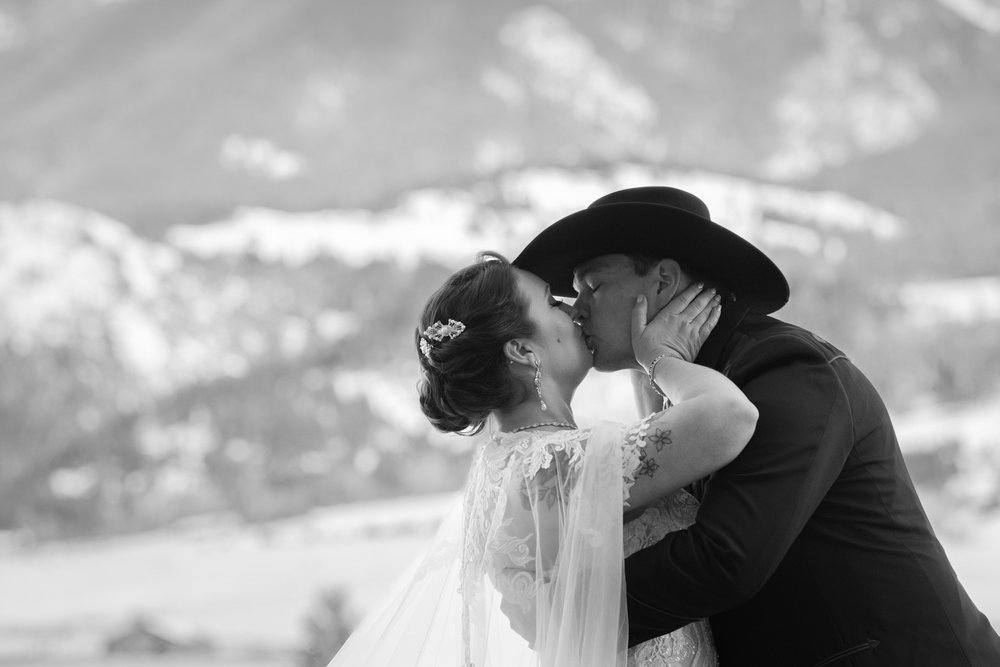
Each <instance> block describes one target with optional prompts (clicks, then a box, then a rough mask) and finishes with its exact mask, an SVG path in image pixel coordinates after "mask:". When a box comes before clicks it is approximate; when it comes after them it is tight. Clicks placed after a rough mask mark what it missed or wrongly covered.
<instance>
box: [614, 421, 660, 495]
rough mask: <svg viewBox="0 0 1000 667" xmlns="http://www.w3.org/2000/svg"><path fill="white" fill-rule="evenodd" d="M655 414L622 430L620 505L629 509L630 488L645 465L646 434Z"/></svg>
mask: <svg viewBox="0 0 1000 667" xmlns="http://www.w3.org/2000/svg"><path fill="white" fill-rule="evenodd" d="M655 416H656V415H655V414H652V415H649V416H648V417H646V418H645V419H643V420H641V421H638V422H636V423H634V424H629V425H628V426H625V427H624V429H623V437H622V505H624V506H625V507H630V505H629V503H628V499H629V495H630V492H631V490H632V487H633V486H634V485H635V476H636V474H637V473H639V472H640V471H641V470H642V467H643V466H644V465H646V462H645V461H646V457H645V454H646V432H647V431H649V425H650V423H651V422H652V421H653V417H655Z"/></svg>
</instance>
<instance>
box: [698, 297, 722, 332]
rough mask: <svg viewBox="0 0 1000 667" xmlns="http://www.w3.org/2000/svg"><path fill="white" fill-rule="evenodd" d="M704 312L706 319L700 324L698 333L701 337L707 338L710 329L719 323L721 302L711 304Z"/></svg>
mask: <svg viewBox="0 0 1000 667" xmlns="http://www.w3.org/2000/svg"><path fill="white" fill-rule="evenodd" d="M705 312H707V313H708V317H707V318H706V319H705V321H704V322H703V323H702V324H701V328H700V329H699V333H700V334H701V335H702V336H705V337H708V334H710V333H712V329H714V328H715V325H716V324H718V323H719V318H720V317H722V302H721V301H716V302H715V303H713V305H712V307H711V308H709V309H707V310H706V311H705Z"/></svg>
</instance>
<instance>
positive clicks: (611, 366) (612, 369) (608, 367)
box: [594, 353, 628, 373]
mask: <svg viewBox="0 0 1000 667" xmlns="http://www.w3.org/2000/svg"><path fill="white" fill-rule="evenodd" d="M626 368H628V366H626V365H624V364H618V363H615V362H614V360H613V359H606V358H604V357H602V356H601V355H600V354H599V353H598V354H595V355H594V370H595V371H597V372H598V373H616V372H618V371H622V370H625V369H626Z"/></svg>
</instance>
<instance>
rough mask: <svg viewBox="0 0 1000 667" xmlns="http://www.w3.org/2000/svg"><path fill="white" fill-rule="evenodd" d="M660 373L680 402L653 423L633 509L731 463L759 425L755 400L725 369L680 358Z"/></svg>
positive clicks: (633, 494)
mask: <svg viewBox="0 0 1000 667" xmlns="http://www.w3.org/2000/svg"><path fill="white" fill-rule="evenodd" d="M654 372H655V379H656V380H657V383H658V385H659V386H660V387H661V388H662V389H663V390H664V393H665V394H667V396H669V397H670V400H671V401H672V402H673V403H674V405H673V406H672V407H671V408H670V409H668V410H663V411H661V412H659V413H657V414H656V415H655V416H654V417H653V418H652V419H651V420H650V422H649V427H648V430H647V431H646V434H645V436H644V440H645V443H644V447H643V449H642V451H641V453H640V456H639V458H640V460H641V464H640V466H639V468H638V470H637V471H636V482H635V485H634V486H633V487H632V490H631V491H630V496H631V499H630V501H629V502H630V504H631V505H632V506H633V507H637V506H641V505H643V504H645V503H647V502H650V501H652V500H654V499H656V498H658V497H660V496H663V495H665V494H668V493H671V492H673V491H676V490H677V489H680V488H683V487H684V486H686V485H687V484H690V483H691V482H694V481H696V480H698V479H701V478H702V477H704V476H705V475H708V474H710V473H712V472H714V471H716V470H718V469H719V468H721V467H723V466H725V465H726V464H728V463H729V462H730V461H732V460H733V459H735V458H736V457H737V456H738V455H739V454H740V452H742V451H743V448H744V447H746V444H747V442H749V440H750V438H751V436H752V435H753V432H754V429H755V428H756V425H757V409H756V408H755V407H754V405H753V403H751V402H750V401H749V399H747V397H746V396H745V395H744V394H743V392H742V391H740V390H739V388H738V387H736V385H734V384H733V383H732V382H731V381H730V380H729V379H728V378H726V377H725V376H723V375H722V374H721V373H717V372H716V371H713V370H711V369H708V368H704V367H700V366H695V365H694V364H690V363H687V362H685V361H681V360H680V359H674V358H671V359H663V360H661V361H660V362H659V363H658V364H657V365H656V368H655V369H654ZM660 382H662V384H660Z"/></svg>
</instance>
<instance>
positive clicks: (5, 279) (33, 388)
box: [0, 0, 1000, 666]
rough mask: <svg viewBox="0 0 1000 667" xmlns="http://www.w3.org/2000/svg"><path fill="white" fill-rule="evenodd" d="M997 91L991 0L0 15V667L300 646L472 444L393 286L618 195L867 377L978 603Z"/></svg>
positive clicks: (998, 313) (986, 480)
mask: <svg viewBox="0 0 1000 667" xmlns="http://www.w3.org/2000/svg"><path fill="white" fill-rule="evenodd" d="M998 108H1000V2H997V1H996V0H906V1H903V0H884V1H883V2H879V3H871V2H863V1H861V0H780V1H775V2H768V3H755V2H750V1H749V0H622V1H620V2H616V3H601V2H596V1H593V0H589V1H588V0H575V1H572V2H571V1H569V0H551V1H548V2H534V3H531V2H521V1H518V0H493V1H492V2H489V3H470V2H465V1H464V0H425V1H424V2H420V3H415V2H406V1H403V0H369V1H368V2H352V3H346V2H342V1H339V0H333V1H323V0H284V1H283V2H269V1H265V0H258V1H250V0H201V1H199V2H177V1H171V0H117V1H113V0H102V1H95V0H0V664H3V665H57V664H58V665H69V664H73V665H92V664H105V663H107V664H123V665H126V664H127V665H140V666H147V665H166V664H183V665H195V666H199V665H261V666H263V665H275V666H277V665H304V666H311V665H325V664H326V662H327V660H328V659H329V657H330V655H331V654H332V653H333V652H334V650H335V649H336V647H337V646H338V645H339V643H340V642H341V641H343V638H344V637H345V636H346V633H347V632H348V631H349V629H350V628H351V627H353V625H354V624H355V623H356V622H357V620H358V619H359V618H360V617H361V616H362V615H363V613H364V612H365V611H366V610H367V609H369V608H370V607H371V606H372V605H373V604H375V603H377V602H378V601H379V599H380V597H382V596H384V595H385V594H386V592H387V591H388V589H389V587H390V586H391V585H392V583H393V581H394V580H395V579H396V578H397V577H398V576H399V575H400V574H401V572H402V570H403V569H404V568H405V566H406V565H407V564H408V563H409V562H410V561H411V560H412V559H413V558H414V555H415V554H416V553H417V552H419V550H420V548H421V547H422V546H423V545H424V544H426V542H427V540H428V539H429V537H430V536H431V535H432V533H433V530H434V528H435V526H436V525H437V522H438V521H439V520H440V518H441V516H442V512H443V511H444V510H445V508H446V507H447V506H448V504H449V503H450V502H452V501H453V499H454V498H455V492H456V490H457V489H459V488H460V487H461V485H462V483H463V481H464V476H465V473H466V470H467V467H468V464H469V460H470V457H471V452H472V450H473V448H474V447H475V445H476V442H475V440H470V439H468V438H462V437H459V436H442V435H440V434H436V433H435V432H433V431H432V430H431V429H430V427H429V426H428V425H427V423H426V422H425V420H424V419H423V417H422V415H421V414H420V412H419V409H418V407H417V402H416V392H415V384H416V381H417V378H418V375H419V372H418V366H417V361H416V359H417V358H416V351H415V350H414V346H413V330H414V327H415V326H416V322H417V315H418V313H419V311H420V309H421V308H422V306H423V303H424V301H425V299H426V298H427V297H428V296H429V295H430V293H431V292H432V291H433V290H434V289H436V287H437V286H438V285H439V284H440V282H441V281H442V280H443V278H444V277H445V276H446V275H448V274H449V273H450V272H452V271H454V270H455V269H457V268H459V267H461V266H463V265H465V264H468V263H470V262H471V261H472V260H473V258H474V256H475V253H476V252H477V251H478V250H482V249H495V250H499V251H500V252H503V253H505V254H507V255H508V256H511V257H513V256H514V255H516V254H517V252H518V250H519V249H520V248H521V247H522V245H523V244H524V243H525V242H526V241H527V240H528V239H530V238H531V237H532V236H533V235H534V234H535V233H537V232H538V231H539V230H540V229H542V228H543V227H545V226H546V225H548V224H549V223H551V222H553V221H554V220H556V219H558V218H559V217H561V216H563V215H565V214H567V213H569V212H572V211H574V210H577V209H579V208H582V207H584V206H586V205H587V204H589V203H590V201H592V200H593V199H595V198H597V197H598V196H600V195H602V194H605V193H607V192H610V191H612V190H616V189H619V188H623V187H629V186H635V185H647V184H670V185H675V186H679V187H682V188H686V189H689V190H691V191H693V192H695V193H696V194H698V195H700V196H701V197H702V198H703V199H704V200H705V201H706V203H707V204H708V205H709V207H710V209H711V210H712V213H713V218H715V219H717V220H719V221H720V222H722V223H723V224H725V225H726V226H728V227H730V228H731V229H733V230H734V231H736V232H738V233H739V234H741V235H743V236H744V237H746V238H748V239H750V240H751V241H753V242H754V243H756V244H758V245H759V246H760V247H762V248H763V249H764V250H765V251H766V252H767V253H768V254H769V255H770V256H771V257H772V258H774V260H775V261H776V262H777V264H778V265H779V266H780V267H781V268H782V269H783V270H784V271H785V273H786V275H787V276H788V278H789V281H790V283H791V285H792V301H791V303H790V304H789V305H788V306H787V307H785V308H784V309H783V310H782V311H780V312H779V313H778V316H779V317H780V318H782V319H785V320H788V321H791V322H794V323H797V324H800V325H802V326H805V327H807V328H810V329H812V330H814V331H815V332H816V333H818V334H819V335H821V336H822V337H824V338H826V339H828V340H830V341H832V342H834V344H836V345H837V346H839V347H841V348H842V349H843V350H844V351H845V352H846V353H847V354H848V355H849V356H851V357H852V358H853V359H854V360H855V362H856V363H857V364H858V365H859V366H860V367H861V368H862V369H864V370H865V371H866V372H867V373H868V375H869V376H870V378H871V379H872V380H873V382H874V383H875V385H876V386H877V387H878V388H879V390H880V391H881V393H882V395H883V396H884V397H885V399H886V401H887V403H888V404H889V406H890V409H891V411H892V413H893V415H894V419H895V421H896V424H897V427H898V432H899V436H900V440H901V446H902V447H903V450H904V453H905V455H906V457H907V461H908V464H909V467H910V470H911V473H912V475H913V477H914V478H915V480H916V481H917V483H918V485H919V488H920V490H921V494H922V498H923V501H924V503H925V507H926V509H927V511H928V513H929V514H930V516H931V518H932V521H933V524H934V526H935V529H936V531H937V532H938V534H939V536H940V538H941V540H942V541H943V542H944V543H945V546H946V548H947V550H948V553H949V555H950V557H951V558H952V562H953V564H954V566H955V568H956V570H957V571H958V573H959V577H960V579H961V580H962V581H963V582H964V584H965V586H966V587H967V589H968V590H969V592H970V594H971V596H972V598H973V600H974V601H975V602H976V603H977V604H978V605H979V606H980V608H981V609H982V610H983V611H984V613H986V614H987V615H988V616H989V617H990V618H991V619H992V621H993V624H994V626H995V627H997V626H1000V583H997V582H998V580H997V578H996V576H995V573H996V565H995V564H996V562H997V558H998V556H1000V509H998V507H1000V262H998V257H1000V224H998V223H1000V187H998V185H1000V113H998ZM577 412H578V415H579V417H580V421H581V422H582V423H583V424H587V423H590V422H593V421H595V420H596V419H598V418H617V419H623V420H625V419H631V418H632V416H633V409H632V407H631V404H630V393H629V391H628V389H627V386H626V384H625V383H624V382H623V380H622V379H621V378H616V377H614V376H597V375H596V374H592V375H591V377H590V378H589V379H588V380H587V383H586V385H585V387H584V389H583V390H582V391H581V395H580V396H579V400H578V402H577Z"/></svg>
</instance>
